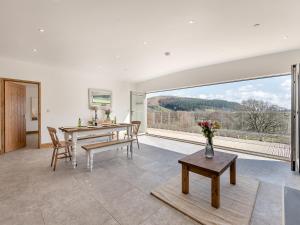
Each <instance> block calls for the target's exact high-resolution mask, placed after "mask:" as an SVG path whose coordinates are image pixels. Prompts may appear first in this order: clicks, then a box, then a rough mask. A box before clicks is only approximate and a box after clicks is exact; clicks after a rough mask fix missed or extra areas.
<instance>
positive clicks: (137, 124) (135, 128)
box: [131, 121, 141, 135]
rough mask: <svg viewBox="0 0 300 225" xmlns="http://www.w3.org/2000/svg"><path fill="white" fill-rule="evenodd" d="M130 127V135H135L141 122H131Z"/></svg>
mask: <svg viewBox="0 0 300 225" xmlns="http://www.w3.org/2000/svg"><path fill="white" fill-rule="evenodd" d="M131 124H132V125H133V126H132V133H133V134H135V135H137V134H138V133H139V129H140V126H141V121H131Z"/></svg>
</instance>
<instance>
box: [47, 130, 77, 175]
mask: <svg viewBox="0 0 300 225" xmlns="http://www.w3.org/2000/svg"><path fill="white" fill-rule="evenodd" d="M47 129H48V131H49V134H50V137H51V141H52V144H53V152H52V159H51V167H52V166H53V170H54V171H55V169H56V163H57V160H58V159H66V158H69V159H70V161H71V160H72V155H71V153H70V149H72V145H71V143H70V142H66V143H61V142H60V141H59V139H58V137H57V132H56V129H55V128H53V127H47ZM60 149H64V152H59V150H60ZM53 163H54V165H53Z"/></svg>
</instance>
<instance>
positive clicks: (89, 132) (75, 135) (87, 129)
mask: <svg viewBox="0 0 300 225" xmlns="http://www.w3.org/2000/svg"><path fill="white" fill-rule="evenodd" d="M132 126H133V125H132V124H130V123H118V124H105V125H97V126H77V127H70V126H68V127H67V126H66V127H60V128H59V130H60V131H62V132H63V133H64V139H65V142H70V141H71V145H72V165H73V168H76V167H77V146H78V139H80V137H89V136H90V137H93V136H97V135H101V134H107V133H113V132H116V133H117V140H118V139H119V132H120V131H126V132H127V134H128V135H126V136H127V138H128V139H130V137H131V133H132ZM130 150H132V149H130Z"/></svg>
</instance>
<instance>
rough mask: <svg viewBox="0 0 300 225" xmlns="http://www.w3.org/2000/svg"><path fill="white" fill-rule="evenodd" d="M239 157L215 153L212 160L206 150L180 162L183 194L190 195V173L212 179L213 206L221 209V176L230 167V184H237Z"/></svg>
mask: <svg viewBox="0 0 300 225" xmlns="http://www.w3.org/2000/svg"><path fill="white" fill-rule="evenodd" d="M236 159H237V155H235V154H229V153H225V152H219V151H215V156H214V157H213V158H212V159H207V158H206V157H205V150H201V151H198V152H196V153H194V154H191V155H188V156H186V157H184V158H182V159H180V160H179V161H178V162H179V163H181V164H182V193H184V194H188V193H189V172H190V171H191V172H193V173H197V174H200V175H202V176H205V177H209V178H211V205H212V206H213V207H215V208H219V207H220V176H221V175H222V174H223V173H224V171H225V170H226V169H227V168H228V167H230V184H233V185H235V184H236Z"/></svg>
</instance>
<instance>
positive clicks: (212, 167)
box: [178, 150, 238, 175]
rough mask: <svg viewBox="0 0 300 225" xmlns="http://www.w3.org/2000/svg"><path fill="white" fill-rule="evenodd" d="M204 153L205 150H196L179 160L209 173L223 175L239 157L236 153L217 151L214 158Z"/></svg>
mask: <svg viewBox="0 0 300 225" xmlns="http://www.w3.org/2000/svg"><path fill="white" fill-rule="evenodd" d="M204 153H205V150H201V151H198V152H195V153H194V154H191V155H188V156H185V157H184V158H182V159H180V160H178V162H179V163H181V164H185V165H187V166H190V167H196V168H198V169H201V170H203V171H206V172H209V173H213V174H216V175H221V174H222V173H223V172H224V171H225V170H226V169H227V168H228V167H229V166H230V165H231V164H232V162H233V161H234V160H236V158H237V157H238V156H237V155H235V154H229V153H224V152H219V151H215V156H214V157H213V158H212V159H207V158H206V157H205V154H204Z"/></svg>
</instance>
